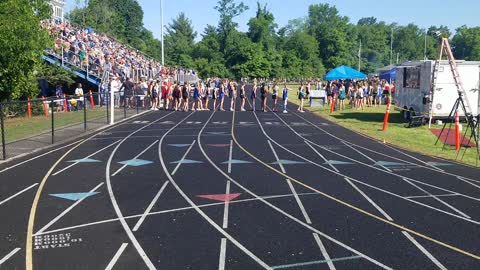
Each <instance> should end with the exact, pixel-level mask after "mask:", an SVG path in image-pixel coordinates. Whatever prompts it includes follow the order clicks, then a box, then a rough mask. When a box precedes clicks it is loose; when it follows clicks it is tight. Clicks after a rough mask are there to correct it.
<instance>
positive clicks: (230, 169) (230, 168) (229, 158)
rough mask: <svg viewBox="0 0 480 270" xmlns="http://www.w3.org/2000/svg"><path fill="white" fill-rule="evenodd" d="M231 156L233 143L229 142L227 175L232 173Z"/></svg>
mask: <svg viewBox="0 0 480 270" xmlns="http://www.w3.org/2000/svg"><path fill="white" fill-rule="evenodd" d="M232 155H233V141H232V140H230V153H229V154H228V173H232Z"/></svg>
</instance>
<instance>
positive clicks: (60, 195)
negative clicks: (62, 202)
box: [48, 192, 99, 201]
mask: <svg viewBox="0 0 480 270" xmlns="http://www.w3.org/2000/svg"><path fill="white" fill-rule="evenodd" d="M98 193H99V192H79V193H56V194H48V195H50V196H53V197H57V198H62V199H66V200H70V201H78V200H81V199H83V198H87V197H90V196H93V195H95V194H98Z"/></svg>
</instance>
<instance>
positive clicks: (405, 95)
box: [394, 60, 480, 119]
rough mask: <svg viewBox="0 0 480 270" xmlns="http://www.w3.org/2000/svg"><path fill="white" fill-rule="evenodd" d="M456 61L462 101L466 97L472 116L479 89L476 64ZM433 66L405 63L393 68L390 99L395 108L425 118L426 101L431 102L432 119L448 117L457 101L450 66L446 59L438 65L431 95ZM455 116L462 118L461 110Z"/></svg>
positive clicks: (430, 63) (479, 65) (478, 65)
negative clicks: (392, 98)
mask: <svg viewBox="0 0 480 270" xmlns="http://www.w3.org/2000/svg"><path fill="white" fill-rule="evenodd" d="M456 62H457V66H458V72H459V73H460V80H461V81H462V83H463V87H464V89H465V92H466V93H467V97H466V98H468V101H469V103H470V108H471V110H472V113H473V115H477V113H478V102H479V88H480V86H479V83H480V62H473V61H461V60H457V61H456ZM434 66H435V61H432V60H427V61H420V62H406V63H403V64H402V65H400V66H398V67H397V78H396V81H395V98H394V101H395V105H396V106H398V107H401V108H403V109H408V110H411V111H415V115H425V116H426V117H429V116H430V112H429V109H430V106H429V102H432V104H433V106H432V118H433V119H442V118H446V117H448V115H449V114H450V111H451V110H452V108H453V106H454V103H455V101H456V100H457V98H458V91H457V88H456V86H455V83H454V80H453V75H452V71H451V69H450V65H449V64H448V61H447V60H444V61H441V62H440V66H439V70H438V75H437V83H436V86H435V89H434V91H433V93H430V89H431V87H430V84H431V80H432V73H433V69H434ZM464 99H465V98H464ZM397 110H398V108H397ZM459 113H460V115H461V116H463V111H462V110H461V109H460V111H459ZM407 114H408V113H407V112H406V113H405V117H407Z"/></svg>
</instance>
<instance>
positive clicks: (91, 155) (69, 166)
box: [52, 140, 120, 176]
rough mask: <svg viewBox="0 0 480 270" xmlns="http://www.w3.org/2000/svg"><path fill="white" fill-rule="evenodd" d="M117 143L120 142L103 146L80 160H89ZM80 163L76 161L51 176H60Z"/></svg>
mask: <svg viewBox="0 0 480 270" xmlns="http://www.w3.org/2000/svg"><path fill="white" fill-rule="evenodd" d="M119 141H120V140H116V141H115V142H113V143H111V144H109V145H107V146H105V147H104V148H102V149H100V150H98V151H96V152H94V153H92V154H90V155H88V156H86V157H84V158H82V159H87V158H91V157H93V156H94V155H96V154H98V153H100V152H102V151H103V150H105V149H108V148H110V147H112V146H113V145H115V144H116V143H118V142H119ZM80 162H81V161H80V160H79V161H76V162H74V163H72V164H70V165H68V166H67V167H65V168H63V169H61V170H59V171H58V172H56V173H54V174H52V175H53V176H55V175H57V174H60V173H62V172H64V171H66V170H68V169H70V168H71V167H73V166H75V165H77V164H78V163H80Z"/></svg>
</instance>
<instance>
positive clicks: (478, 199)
mask: <svg viewBox="0 0 480 270" xmlns="http://www.w3.org/2000/svg"><path fill="white" fill-rule="evenodd" d="M299 136H301V135H299ZM304 140H306V141H308V142H310V143H311V144H312V145H315V146H317V147H320V148H322V149H323V150H325V151H328V152H330V153H333V154H335V155H337V156H340V157H343V158H345V159H348V160H350V161H352V162H355V163H358V164H361V165H364V166H366V167H370V168H372V169H374V170H377V171H381V172H384V173H386V174H390V175H394V176H396V177H398V178H400V179H402V180H404V179H408V180H409V181H410V182H415V183H418V184H421V185H424V186H428V187H432V188H435V189H438V190H442V191H445V192H450V193H456V194H459V196H463V197H465V198H469V199H472V200H476V201H480V198H475V197H471V196H468V195H465V194H462V193H459V192H455V191H452V190H449V189H445V188H441V187H438V186H435V185H432V184H428V183H424V182H422V181H419V180H415V179H412V178H410V177H405V176H403V175H400V174H397V173H395V172H389V171H384V170H382V169H380V168H378V167H377V166H374V165H370V164H367V163H364V162H361V161H358V160H356V159H354V158H350V157H348V156H345V155H342V154H340V153H336V152H334V151H331V150H330V149H327V148H325V147H323V146H322V145H319V144H317V143H315V142H313V141H310V140H308V139H306V138H304ZM298 156H299V158H301V159H303V160H305V161H308V162H310V163H312V162H313V161H309V160H308V159H306V158H305V157H302V156H300V155H298ZM322 167H323V166H322ZM342 176H343V175H342ZM479 187H480V186H479Z"/></svg>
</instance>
